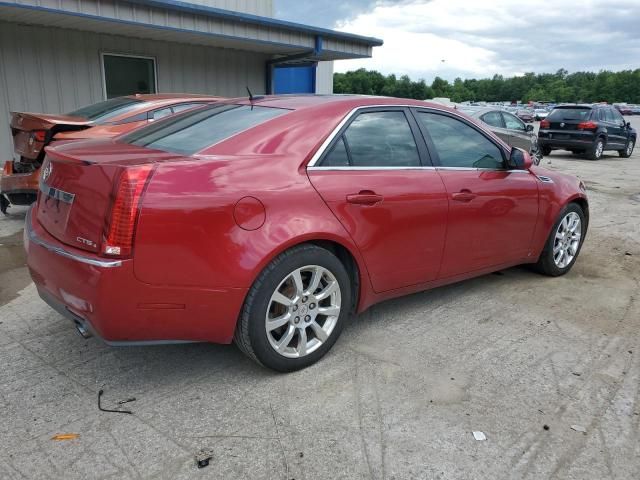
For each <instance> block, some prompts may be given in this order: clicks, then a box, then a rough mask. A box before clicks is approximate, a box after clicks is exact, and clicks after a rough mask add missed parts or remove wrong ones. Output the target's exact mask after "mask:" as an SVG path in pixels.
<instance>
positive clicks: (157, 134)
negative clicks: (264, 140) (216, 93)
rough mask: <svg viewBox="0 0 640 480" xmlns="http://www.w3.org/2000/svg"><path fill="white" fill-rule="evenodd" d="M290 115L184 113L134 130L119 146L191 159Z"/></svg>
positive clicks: (275, 111)
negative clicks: (247, 131)
mask: <svg viewBox="0 0 640 480" xmlns="http://www.w3.org/2000/svg"><path fill="white" fill-rule="evenodd" d="M287 112H289V110H285V109H282V108H269V107H259V106H248V105H228V104H225V105H214V106H211V107H205V108H198V109H194V110H189V111H186V112H183V113H181V114H179V115H176V116H173V117H168V118H166V119H163V120H162V121H160V122H158V123H153V124H151V125H150V126H147V127H144V128H141V129H139V130H135V131H134V132H132V133H130V134H129V135H127V136H125V137H123V138H122V142H124V143H130V144H132V145H138V146H140V147H147V148H153V149H156V150H163V151H165V152H174V153H178V154H181V155H193V154H194V153H196V152H199V151H201V150H204V149H205V148H207V147H210V146H212V145H215V144H216V143H219V142H221V141H223V140H226V139H227V138H229V137H231V136H233V135H235V134H237V133H240V132H242V131H244V130H248V129H250V128H253V127H256V126H258V125H260V124H261V123H264V122H267V121H269V120H271V119H274V118H276V117H279V116H280V115H284V114H285V113H287Z"/></svg>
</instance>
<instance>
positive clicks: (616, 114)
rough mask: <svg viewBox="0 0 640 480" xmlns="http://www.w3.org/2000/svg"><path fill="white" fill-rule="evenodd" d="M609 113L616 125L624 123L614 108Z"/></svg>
mask: <svg viewBox="0 0 640 480" xmlns="http://www.w3.org/2000/svg"><path fill="white" fill-rule="evenodd" d="M611 112H612V113H613V121H614V122H615V123H617V124H620V125H621V124H623V123H624V117H623V116H622V114H621V113H620V112H619V111H618V110H617V109H615V108H612V109H611Z"/></svg>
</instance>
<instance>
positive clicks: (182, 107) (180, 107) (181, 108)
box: [173, 103, 205, 113]
mask: <svg viewBox="0 0 640 480" xmlns="http://www.w3.org/2000/svg"><path fill="white" fill-rule="evenodd" d="M202 105H205V104H204V103H180V104H178V105H174V106H173V113H178V112H184V111H185V110H189V109H191V108H195V107H200V106H202Z"/></svg>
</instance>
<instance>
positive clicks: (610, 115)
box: [604, 108, 616, 123]
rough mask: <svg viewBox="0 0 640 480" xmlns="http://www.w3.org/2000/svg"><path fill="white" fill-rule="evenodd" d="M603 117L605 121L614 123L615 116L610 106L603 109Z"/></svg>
mask: <svg viewBox="0 0 640 480" xmlns="http://www.w3.org/2000/svg"><path fill="white" fill-rule="evenodd" d="M604 118H605V120H606V121H607V122H610V123H616V118H615V117H614V116H613V110H611V109H610V108H605V109H604Z"/></svg>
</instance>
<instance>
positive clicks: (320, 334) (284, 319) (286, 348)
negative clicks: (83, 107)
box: [234, 244, 351, 372]
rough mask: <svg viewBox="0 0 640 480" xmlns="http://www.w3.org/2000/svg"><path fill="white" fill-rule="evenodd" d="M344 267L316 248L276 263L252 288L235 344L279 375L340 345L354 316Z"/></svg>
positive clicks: (296, 250) (302, 249) (289, 254)
mask: <svg viewBox="0 0 640 480" xmlns="http://www.w3.org/2000/svg"><path fill="white" fill-rule="evenodd" d="M350 307H351V285H350V281H349V275H348V273H347V270H346V269H345V267H344V265H343V264H342V262H341V261H340V260H339V259H338V258H337V257H336V256H335V255H334V254H333V253H331V252H330V251H328V250H326V249H324V248H321V247H318V246H316V245H311V244H306V245H300V246H297V247H294V248H293V249H291V250H288V251H286V252H284V253H282V254H281V255H279V256H278V257H277V258H275V259H274V260H273V261H272V262H271V263H270V264H269V265H268V266H267V267H266V268H265V269H264V270H263V272H262V273H261V274H260V276H259V277H258V279H257V280H256V281H255V283H254V285H253V286H252V287H251V289H250V291H249V293H248V295H247V299H246V301H245V304H244V307H243V310H242V314H241V316H240V318H239V320H238V325H237V327H236V333H235V336H234V341H235V343H236V345H238V347H239V348H240V349H241V350H242V351H243V352H244V353H245V354H247V355H248V356H249V357H250V358H252V359H253V360H255V361H257V362H258V363H260V364H262V365H264V366H266V367H268V368H272V369H274V370H277V371H280V372H290V371H294V370H298V369H301V368H304V367H307V366H309V365H311V364H313V363H315V362H316V361H318V360H319V359H320V358H321V357H322V356H323V355H325V354H326V353H327V352H328V351H329V349H330V348H331V347H332V346H333V344H334V343H335V342H336V340H337V338H338V336H339V335H340V332H341V331H342V327H343V324H344V322H345V320H346V318H347V316H348V315H349V313H350V309H351V308H350Z"/></svg>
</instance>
